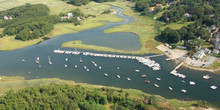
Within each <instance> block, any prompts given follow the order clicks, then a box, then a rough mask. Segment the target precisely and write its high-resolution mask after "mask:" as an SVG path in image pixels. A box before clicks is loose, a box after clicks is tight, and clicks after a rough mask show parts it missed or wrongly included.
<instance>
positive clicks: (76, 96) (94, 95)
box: [0, 84, 165, 110]
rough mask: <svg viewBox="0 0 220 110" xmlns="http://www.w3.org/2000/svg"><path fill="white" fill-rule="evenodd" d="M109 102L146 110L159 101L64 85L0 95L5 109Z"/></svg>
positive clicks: (93, 109) (92, 108) (118, 109)
mask: <svg viewBox="0 0 220 110" xmlns="http://www.w3.org/2000/svg"><path fill="white" fill-rule="evenodd" d="M108 103H111V104H112V106H111V109H113V110H147V106H148V105H151V106H152V107H155V108H156V107H157V103H158V102H157V98H156V97H154V96H152V97H146V96H145V97H144V98H138V97H136V98H135V99H133V98H130V97H129V96H128V94H127V95H126V93H125V92H119V91H116V90H113V89H106V88H102V89H91V88H84V87H81V86H79V85H76V86H71V85H62V84H60V85H57V84H50V85H47V86H41V87H33V88H26V89H23V90H19V91H18V92H14V91H9V92H7V93H6V95H4V96H2V97H0V108H1V109H3V110H5V109H7V110H10V109H14V110H20V109H31V110H32V109H34V110H36V109H37V110H42V109H47V110H50V109H51V110H57V109H65V110H76V109H81V110H106V108H105V106H104V105H106V104H108ZM161 109H163V108H161ZM164 109H165V108H164Z"/></svg>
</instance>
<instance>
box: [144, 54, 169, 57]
mask: <svg viewBox="0 0 220 110" xmlns="http://www.w3.org/2000/svg"><path fill="white" fill-rule="evenodd" d="M164 55H165V54H159V55H151V56H146V58H153V57H160V56H164Z"/></svg>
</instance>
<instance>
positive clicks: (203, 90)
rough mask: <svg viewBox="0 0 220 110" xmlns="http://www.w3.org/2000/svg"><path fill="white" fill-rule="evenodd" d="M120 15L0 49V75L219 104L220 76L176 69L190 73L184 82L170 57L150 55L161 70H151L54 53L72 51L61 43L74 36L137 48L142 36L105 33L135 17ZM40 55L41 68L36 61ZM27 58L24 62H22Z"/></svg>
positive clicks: (127, 63) (126, 61)
mask: <svg viewBox="0 0 220 110" xmlns="http://www.w3.org/2000/svg"><path fill="white" fill-rule="evenodd" d="M118 10H119V12H120V11H121V9H118ZM117 15H118V16H120V17H123V18H124V19H125V21H123V22H119V23H109V24H108V25H106V26H103V27H100V28H95V29H90V30H86V31H81V32H79V33H76V34H65V35H61V36H57V37H54V38H52V39H50V40H47V41H44V42H42V43H40V44H38V45H33V46H29V47H26V48H23V49H18V50H14V51H5V52H0V73H1V74H0V75H6V76H22V77H25V78H26V79H36V78H60V79H64V80H74V81H76V82H83V83H90V84H97V85H105V86H115V87H121V88H132V89H139V90H141V91H144V92H146V93H150V94H157V95H161V96H163V97H165V98H177V99H184V100H197V99H198V100H207V101H208V102H210V103H212V104H214V105H215V106H218V107H220V105H219V103H220V95H219V93H220V89H219V88H218V89H217V90H211V89H210V88H209V87H210V86H211V85H216V86H218V87H220V86H219V85H220V82H219V81H220V76H219V75H216V74H212V73H209V72H201V71H194V70H190V69H187V68H183V67H182V68H180V69H179V70H178V72H180V73H182V74H185V75H186V76H187V78H186V79H184V80H185V82H186V83H182V79H180V78H177V77H175V76H172V75H170V71H172V69H174V68H175V66H176V65H177V64H175V63H174V62H172V61H169V62H166V61H165V59H166V57H165V56H162V57H156V58H151V59H153V60H155V61H156V62H158V63H160V65H161V68H162V69H161V70H159V71H153V70H152V69H151V68H148V67H147V66H144V65H142V64H140V63H138V62H137V60H130V59H116V58H101V57H92V56H82V55H78V56H75V55H65V54H53V50H54V49H57V48H60V49H65V50H73V49H69V48H61V47H60V45H61V44H62V43H63V42H66V41H71V40H82V42H83V43H85V44H93V45H100V46H108V47H112V48H117V49H123V50H137V49H139V48H140V44H139V41H138V36H136V35H134V34H132V33H113V34H105V33H104V32H103V31H104V30H105V29H108V28H111V27H115V26H118V25H122V24H127V23H131V22H133V21H134V19H133V18H131V17H128V16H124V15H121V13H117ZM103 36H104V37H108V40H104V37H103ZM80 51H85V50H80ZM102 53H104V52H102ZM148 55H151V54H148ZM37 56H39V57H40V65H41V66H42V67H41V68H39V67H38V64H36V63H35V60H36V57H37ZM48 56H50V58H51V60H52V62H53V65H49V64H48ZM80 57H81V58H82V60H83V61H84V62H83V63H80V62H79V59H80ZM23 58H24V59H25V60H26V62H22V61H21V59H23ZM65 58H68V59H69V60H68V62H66V61H65ZM91 61H95V62H96V63H97V64H98V65H99V66H102V69H101V70H100V69H98V68H97V67H95V66H94V65H93V64H92V63H91ZM64 64H67V65H68V67H67V68H65V67H64ZM74 65H78V68H74ZM83 66H87V67H88V68H89V69H90V71H89V72H87V71H85V69H83ZM116 67H120V70H117V69H116ZM136 69H139V70H140V72H139V73H137V72H135V70H136ZM29 72H31V73H29ZM104 73H108V75H109V76H108V77H106V76H104ZM142 74H146V75H147V77H146V78H141V75H142ZM206 74H209V75H211V76H212V77H213V78H212V79H210V80H204V79H202V76H203V75H206ZM116 75H120V76H121V78H120V79H118V78H117V77H116ZM157 77H159V78H161V81H157V80H156V78H157ZM126 78H130V79H131V81H128V80H127V79H126ZM145 80H150V81H151V83H150V84H146V83H145V82H144V81H145ZM189 81H194V82H196V85H195V86H191V85H189ZM154 83H156V84H158V85H159V86H160V87H159V88H155V87H154V86H153V84H154ZM169 86H170V87H172V88H173V91H170V90H169V89H168V87H169ZM181 89H186V90H187V93H185V94H184V93H182V92H181Z"/></svg>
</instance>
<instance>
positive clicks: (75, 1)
mask: <svg viewBox="0 0 220 110" xmlns="http://www.w3.org/2000/svg"><path fill="white" fill-rule="evenodd" d="M91 1H95V2H98V3H101V2H113V1H115V0H91ZM89 2H90V0H68V1H67V3H68V4H72V5H76V6H81V5H86V4H88V3H89Z"/></svg>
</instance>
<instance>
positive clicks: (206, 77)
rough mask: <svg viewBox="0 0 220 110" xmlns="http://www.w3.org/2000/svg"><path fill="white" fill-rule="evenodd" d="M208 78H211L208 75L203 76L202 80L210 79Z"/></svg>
mask: <svg viewBox="0 0 220 110" xmlns="http://www.w3.org/2000/svg"><path fill="white" fill-rule="evenodd" d="M210 78H211V76H209V75H205V76H203V79H210Z"/></svg>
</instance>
